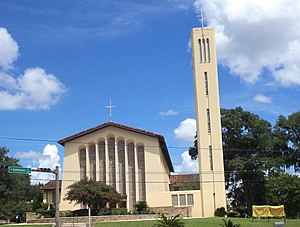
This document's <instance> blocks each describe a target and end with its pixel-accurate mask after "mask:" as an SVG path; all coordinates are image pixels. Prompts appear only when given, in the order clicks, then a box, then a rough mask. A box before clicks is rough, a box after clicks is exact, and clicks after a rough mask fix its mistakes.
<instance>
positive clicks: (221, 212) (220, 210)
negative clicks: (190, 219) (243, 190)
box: [215, 207, 226, 217]
mask: <svg viewBox="0 0 300 227" xmlns="http://www.w3.org/2000/svg"><path fill="white" fill-rule="evenodd" d="M225 215H226V210H225V208H224V207H219V208H217V209H216V210H215V216H216V217H225Z"/></svg>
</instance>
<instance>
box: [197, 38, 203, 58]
mask: <svg viewBox="0 0 300 227" xmlns="http://www.w3.org/2000/svg"><path fill="white" fill-rule="evenodd" d="M198 43H199V54H200V63H202V44H201V39H198Z"/></svg>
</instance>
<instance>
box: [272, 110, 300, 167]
mask: <svg viewBox="0 0 300 227" xmlns="http://www.w3.org/2000/svg"><path fill="white" fill-rule="evenodd" d="M275 133H276V135H277V137H278V138H281V140H280V141H281V142H282V144H281V146H282V147H284V150H282V153H283V154H284V156H285V165H286V166H287V167H293V168H294V169H295V171H299V170H300V112H295V113H293V114H291V115H289V116H288V117H287V118H286V117H284V116H282V115H280V116H279V117H278V120H277V122H276V124H275Z"/></svg>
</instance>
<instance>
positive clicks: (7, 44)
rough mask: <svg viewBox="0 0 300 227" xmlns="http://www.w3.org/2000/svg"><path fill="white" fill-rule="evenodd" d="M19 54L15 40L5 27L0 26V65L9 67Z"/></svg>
mask: <svg viewBox="0 0 300 227" xmlns="http://www.w3.org/2000/svg"><path fill="white" fill-rule="evenodd" d="M18 56H19V47H18V44H17V42H16V41H15V40H14V39H13V38H12V37H11V35H10V34H9V33H8V31H7V30H6V29H5V28H2V27H0V67H2V68H3V69H9V68H11V67H12V63H13V62H14V61H15V60H17V58H18Z"/></svg>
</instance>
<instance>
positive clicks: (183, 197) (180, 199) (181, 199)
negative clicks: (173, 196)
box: [179, 194, 186, 206]
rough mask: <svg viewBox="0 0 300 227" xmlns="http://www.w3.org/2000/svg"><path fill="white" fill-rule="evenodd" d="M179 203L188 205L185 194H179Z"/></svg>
mask: <svg viewBox="0 0 300 227" xmlns="http://www.w3.org/2000/svg"><path fill="white" fill-rule="evenodd" d="M179 204H180V206H185V205H186V200H185V194H180V195H179Z"/></svg>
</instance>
